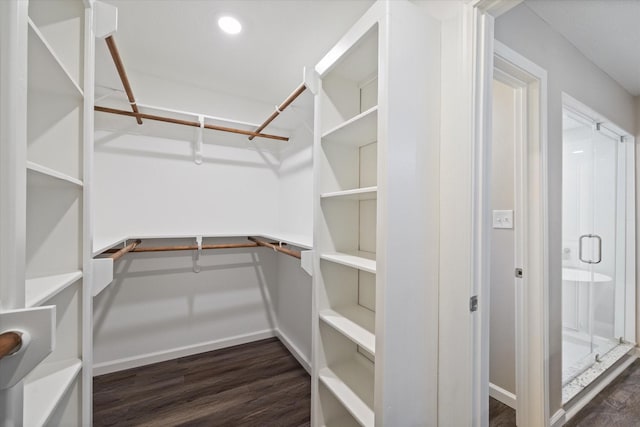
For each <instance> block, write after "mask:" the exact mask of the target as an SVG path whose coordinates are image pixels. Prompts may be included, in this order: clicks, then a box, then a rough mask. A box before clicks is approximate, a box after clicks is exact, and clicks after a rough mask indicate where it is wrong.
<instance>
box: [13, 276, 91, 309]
mask: <svg viewBox="0 0 640 427" xmlns="http://www.w3.org/2000/svg"><path fill="white" fill-rule="evenodd" d="M81 278H82V271H74V272H72V273H65V274H56V275H52V276H44V277H37V278H35V279H27V280H26V285H25V299H26V305H27V307H35V306H38V305H40V304H42V303H43V302H44V301H46V300H48V299H49V298H51V297H52V296H54V295H56V294H57V293H59V292H60V291H62V290H63V289H65V288H66V287H67V286H69V285H71V284H73V283H75V282H76V281H78V280H79V279H81Z"/></svg>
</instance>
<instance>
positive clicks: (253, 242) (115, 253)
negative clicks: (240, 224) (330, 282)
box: [103, 237, 300, 261]
mask: <svg viewBox="0 0 640 427" xmlns="http://www.w3.org/2000/svg"><path fill="white" fill-rule="evenodd" d="M248 239H249V240H250V242H246V243H218V244H213V245H202V249H203V250H205V249H236V248H255V247H258V246H264V247H267V248H271V249H274V250H276V251H278V252H281V253H283V254H286V255H289V256H292V257H294V258H298V259H300V252H299V251H296V250H293V249H289V248H285V247H282V246H280V245H278V244H277V243H271V242H267V241H265V240H262V239H258V238H256V237H248ZM140 243H142V241H141V240H136V241H135V242H132V243H129V244H128V245H127V246H125V247H124V248H121V249H108V250H106V251H104V252H103V253H108V254H111V255H110V256H109V258H111V259H113V260H114V261H116V260H118V259H119V258H121V257H122V256H123V255H124V254H126V253H127V252H171V251H196V250H198V245H173V246H138V245H140Z"/></svg>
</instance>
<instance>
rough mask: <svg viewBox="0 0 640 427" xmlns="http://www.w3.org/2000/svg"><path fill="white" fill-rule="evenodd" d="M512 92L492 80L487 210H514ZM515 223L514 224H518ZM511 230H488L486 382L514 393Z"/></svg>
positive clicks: (513, 108) (513, 100)
mask: <svg viewBox="0 0 640 427" xmlns="http://www.w3.org/2000/svg"><path fill="white" fill-rule="evenodd" d="M515 120H516V118H515V93H514V90H513V88H511V87H509V86H507V85H505V84H504V83H501V82H499V81H496V80H494V81H493V140H492V143H491V155H492V159H491V162H492V164H491V209H492V210H496V209H500V210H504V209H507V210H513V209H514V200H515V199H514V194H515V192H514V191H515V190H514V179H515V175H514V173H515V172H514V163H515V140H514V137H515ZM518 226H519V224H514V227H518ZM514 249H515V230H514V229H513V228H510V229H509V228H503V229H493V230H492V233H491V273H490V277H491V314H490V318H491V326H490V328H491V329H490V332H489V337H490V346H489V348H490V350H489V351H490V353H489V381H490V382H491V384H493V385H496V386H498V387H500V388H502V389H504V390H506V391H508V392H510V393H513V394H516V354H515V351H516V341H515V339H516V332H515V324H516V318H515V302H516V297H515V279H514V276H513V271H514V268H515V256H514Z"/></svg>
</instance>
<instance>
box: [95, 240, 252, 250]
mask: <svg viewBox="0 0 640 427" xmlns="http://www.w3.org/2000/svg"><path fill="white" fill-rule="evenodd" d="M256 246H258V244H257V243H253V242H251V243H221V244H217V245H202V249H203V250H204V249H235V248H255V247H256ZM196 250H198V245H174V246H143V247H139V248H134V249H131V250H130V251H129V252H171V251H196ZM106 252H110V251H106Z"/></svg>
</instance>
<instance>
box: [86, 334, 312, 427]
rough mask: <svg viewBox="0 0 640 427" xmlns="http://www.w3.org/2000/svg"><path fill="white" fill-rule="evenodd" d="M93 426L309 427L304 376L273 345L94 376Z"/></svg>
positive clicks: (264, 343)
mask: <svg viewBox="0 0 640 427" xmlns="http://www.w3.org/2000/svg"><path fill="white" fill-rule="evenodd" d="M93 385H94V392H93V402H94V415H93V420H94V426H95V427H101V426H118V427H120V426H180V425H185V426H186V425H188V426H225V427H227V426H228V427H232V426H282V427H294V426H295V427H298V426H308V425H309V414H310V402H311V395H310V394H311V384H310V378H309V375H308V374H307V372H306V371H305V370H304V369H303V368H302V367H301V366H300V365H299V364H298V362H297V361H296V360H295V359H294V358H293V356H291V354H290V353H289V352H288V351H287V350H286V348H285V347H284V346H283V345H282V344H281V343H280V341H278V340H277V339H276V338H271V339H267V340H262V341H257V342H253V343H249V344H244V345H240V346H236V347H231V348H226V349H222V350H218V351H212V352H208V353H202V354H198V355H195V356H188V357H183V358H180V359H175V360H170V361H167V362H161V363H156V364H153V365H148V366H142V367H140V368H134V369H129V370H126V371H121V372H116V373H113V374H107V375H102V376H98V377H95V378H94V380H93Z"/></svg>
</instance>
